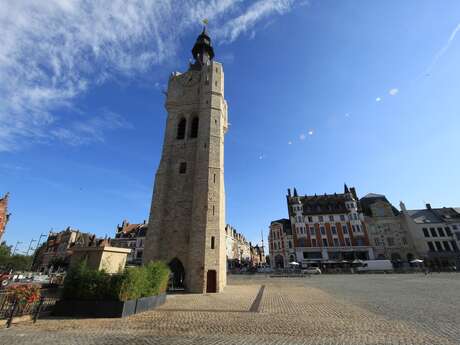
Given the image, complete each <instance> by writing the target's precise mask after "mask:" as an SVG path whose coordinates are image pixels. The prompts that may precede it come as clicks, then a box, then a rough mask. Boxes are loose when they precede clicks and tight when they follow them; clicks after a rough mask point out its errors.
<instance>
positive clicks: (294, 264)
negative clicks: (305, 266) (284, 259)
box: [289, 261, 300, 266]
mask: <svg viewBox="0 0 460 345" xmlns="http://www.w3.org/2000/svg"><path fill="white" fill-rule="evenodd" d="M289 265H293V266H298V265H300V264H299V263H298V262H295V261H292V262H290V263H289Z"/></svg>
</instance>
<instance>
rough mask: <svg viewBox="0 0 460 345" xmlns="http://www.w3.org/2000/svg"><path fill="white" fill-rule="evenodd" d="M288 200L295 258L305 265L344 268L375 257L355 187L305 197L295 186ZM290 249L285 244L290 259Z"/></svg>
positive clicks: (345, 187)
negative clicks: (353, 262) (356, 261)
mask: <svg viewBox="0 0 460 345" xmlns="http://www.w3.org/2000/svg"><path fill="white" fill-rule="evenodd" d="M286 199H287V206H288V213H289V220H290V223H291V228H292V230H291V231H292V240H293V247H294V251H295V260H296V261H297V262H299V263H300V264H302V266H309V265H313V266H320V267H322V268H324V267H342V266H343V265H346V264H347V263H351V262H352V261H353V260H356V259H361V260H373V259H374V251H373V249H372V247H371V246H370V243H369V236H368V232H367V228H366V225H365V223H364V215H363V212H362V210H361V206H360V203H359V199H358V197H357V195H356V190H355V188H348V187H347V186H346V185H345V186H344V192H343V193H334V194H324V195H316V194H315V195H304V196H299V195H298V194H297V190H296V189H295V188H294V193H293V194H292V195H291V190H288V195H287V196H286ZM270 249H271V248H270ZM289 249H290V248H288V246H285V251H286V255H289V260H290V259H292V254H291V253H287V251H288V250H289Z"/></svg>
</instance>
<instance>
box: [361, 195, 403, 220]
mask: <svg viewBox="0 0 460 345" xmlns="http://www.w3.org/2000/svg"><path fill="white" fill-rule="evenodd" d="M378 201H383V202H384V203H387V204H388V205H389V206H390V207H391V210H392V211H393V214H394V215H395V216H397V215H398V214H399V211H398V209H397V208H396V207H394V206H393V205H392V204H391V202H389V201H388V199H387V198H386V196H385V195H383V194H376V193H369V194H367V195H366V196H364V197H362V198H361V199H360V200H359V202H360V204H361V208H362V210H363V212H364V214H365V215H366V216H369V217H372V216H374V214H372V210H371V205H372V204H374V203H376V202H378Z"/></svg>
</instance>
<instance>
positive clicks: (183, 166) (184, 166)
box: [179, 162, 187, 174]
mask: <svg viewBox="0 0 460 345" xmlns="http://www.w3.org/2000/svg"><path fill="white" fill-rule="evenodd" d="M186 172H187V163H186V162H181V163H180V165H179V174H185V173H186Z"/></svg>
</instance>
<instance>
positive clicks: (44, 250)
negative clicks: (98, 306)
mask: <svg viewBox="0 0 460 345" xmlns="http://www.w3.org/2000/svg"><path fill="white" fill-rule="evenodd" d="M100 241H101V240H98V239H96V235H93V234H90V233H85V232H81V231H80V230H78V229H73V228H71V227H70V226H69V227H67V228H66V229H65V230H63V231H60V232H50V233H49V235H48V238H47V240H46V242H45V243H44V244H43V245H42V246H41V247H40V248H39V249H38V250H37V251H36V253H35V257H34V262H33V270H35V271H47V270H49V269H57V268H58V267H60V268H63V269H65V268H67V267H68V266H69V264H70V258H71V256H72V254H73V249H74V248H78V247H88V246H93V245H97V244H98V243H99V242H100Z"/></svg>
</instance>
